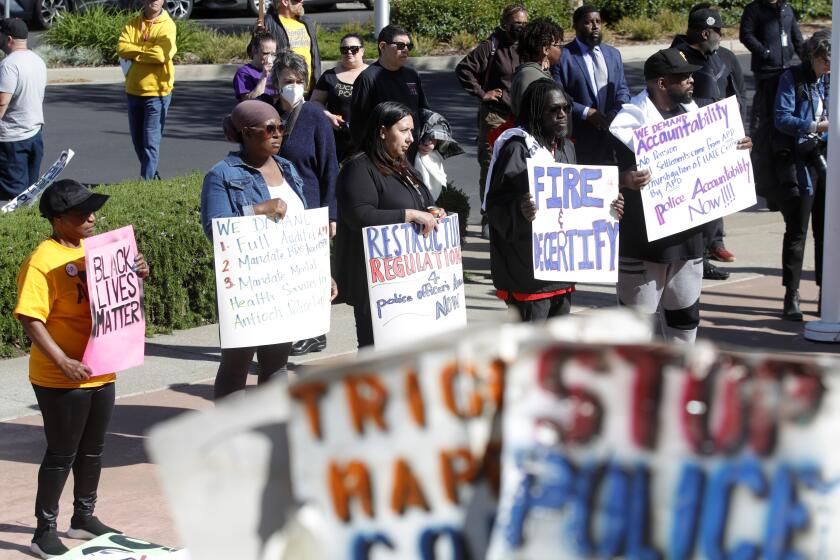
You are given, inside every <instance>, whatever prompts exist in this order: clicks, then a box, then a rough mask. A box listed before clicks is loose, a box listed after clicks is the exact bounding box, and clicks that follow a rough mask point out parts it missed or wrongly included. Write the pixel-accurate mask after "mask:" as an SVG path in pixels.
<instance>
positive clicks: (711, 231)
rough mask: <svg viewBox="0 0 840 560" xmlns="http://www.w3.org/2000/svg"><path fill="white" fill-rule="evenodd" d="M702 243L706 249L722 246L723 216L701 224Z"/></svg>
mask: <svg viewBox="0 0 840 560" xmlns="http://www.w3.org/2000/svg"><path fill="white" fill-rule="evenodd" d="M703 244H704V245H705V249H706V251H712V250H714V249H717V248H719V247H723V218H718V219H716V220H712V221H711V222H706V223H705V224H703Z"/></svg>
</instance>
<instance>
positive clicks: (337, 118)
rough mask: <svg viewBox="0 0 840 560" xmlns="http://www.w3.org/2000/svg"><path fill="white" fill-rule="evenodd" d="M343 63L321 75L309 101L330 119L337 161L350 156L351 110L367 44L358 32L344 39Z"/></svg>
mask: <svg viewBox="0 0 840 560" xmlns="http://www.w3.org/2000/svg"><path fill="white" fill-rule="evenodd" d="M339 50H340V51H341V61H339V63H338V64H337V65H336V67H335V68H332V69H330V70H327V71H326V72H324V73H323V74H321V78H320V79H319V80H318V83H317V84H315V89H314V90H313V91H312V97H311V98H310V101H312V102H313V103H317V104H318V105H321V106H322V107H324V114H325V115H327V118H329V119H330V122H331V123H332V125H333V129H334V131H335V149H336V154H337V155H338V161H342V160H344V158H346V157H347V156H348V155H350V153H351V148H352V142H351V140H350V107H351V105H352V103H351V102H352V100H353V83H354V82H355V81H356V78H357V77H358V76H359V74H361V73H362V71H363V70H364V69H365V68H367V67H368V65H367V64H365V61H364V56H365V44H364V42H363V41H362V38H361V37H360V36H358V35H357V34H355V33H348V34H347V35H345V36H344V37H342V38H341V43H340V46H339Z"/></svg>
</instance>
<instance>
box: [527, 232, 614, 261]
mask: <svg viewBox="0 0 840 560" xmlns="http://www.w3.org/2000/svg"><path fill="white" fill-rule="evenodd" d="M618 230H619V225H618V222H616V221H612V220H596V221H594V222H592V228H591V229H570V230H565V231H550V232H546V233H534V234H533V243H534V255H533V257H534V270H558V271H562V272H571V271H575V270H610V271H613V270H615V268H616V265H617V258H618ZM576 247H577V248H578V250H577V251H576V250H575V248H576ZM576 254H577V255H579V256H580V257H579V259H580V260H576V259H575V255H576Z"/></svg>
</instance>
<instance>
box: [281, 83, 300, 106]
mask: <svg viewBox="0 0 840 560" xmlns="http://www.w3.org/2000/svg"><path fill="white" fill-rule="evenodd" d="M280 96H281V97H282V98H283V99H285V100H286V103H288V104H289V105H291V106H292V107H295V106H297V104H298V103H300V102H301V100H302V99H303V86H302V85H301V84H288V85H285V86H283V89H281V90H280Z"/></svg>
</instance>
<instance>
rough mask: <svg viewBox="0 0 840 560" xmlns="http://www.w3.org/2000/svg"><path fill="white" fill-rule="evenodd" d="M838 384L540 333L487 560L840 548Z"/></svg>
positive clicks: (686, 351)
mask: <svg viewBox="0 0 840 560" xmlns="http://www.w3.org/2000/svg"><path fill="white" fill-rule="evenodd" d="M838 381H840V379H838V377H837V375H836V372H835V371H830V370H829V369H827V368H823V367H821V366H820V365H818V364H816V363H815V362H813V361H811V362H807V361H784V360H775V359H772V358H769V357H767V356H762V355H755V354H754V355H750V356H747V355H744V354H739V355H730V354H726V353H724V352H718V351H716V350H714V349H713V348H712V347H711V346H706V345H698V346H697V347H694V348H665V347H657V346H587V345H581V344H578V345H574V346H571V345H565V344H558V345H547V346H537V345H535V344H532V345H531V347H530V348H526V349H523V351H522V352H521V353H520V354H519V356H518V357H517V359H516V360H515V362H514V363H513V364H512V365H511V368H510V369H509V371H508V375H507V376H506V379H505V383H506V386H505V398H504V406H505V410H504V417H503V436H502V439H503V442H504V443H503V451H502V495H501V498H500V503H499V510H498V515H497V517H496V525H495V527H494V533H493V537H492V543H491V550H490V552H489V553H488V555H487V558H488V560H501V559H508V558H517V559H521V560H542V559H544V558H569V559H574V558H581V559H583V558H651V559H654V558H680V559H714V558H735V557H743V558H826V559H828V558H838V557H840V521H839V520H840V515H839V514H840V455H838V453H837V452H836V451H835V450H834V449H833V448H831V447H830V446H829V447H826V442H829V441H834V440H835V439H836V436H835V435H834V434H836V432H837V425H838V422H840V418H838V411H839V410H840V408H838V407H840V400H838V398H839V397H840V393H838V392H837V390H838V387H840V385H838Z"/></svg>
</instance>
